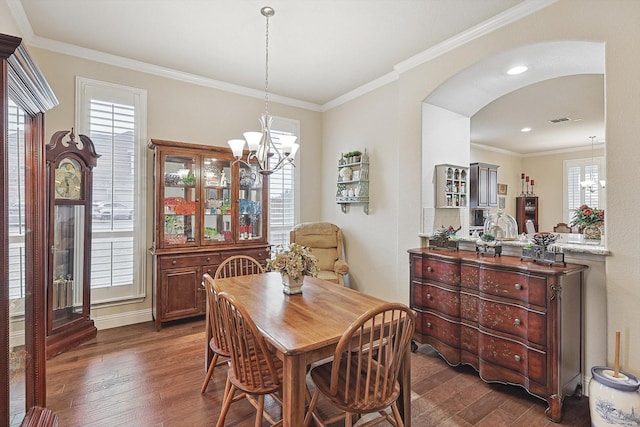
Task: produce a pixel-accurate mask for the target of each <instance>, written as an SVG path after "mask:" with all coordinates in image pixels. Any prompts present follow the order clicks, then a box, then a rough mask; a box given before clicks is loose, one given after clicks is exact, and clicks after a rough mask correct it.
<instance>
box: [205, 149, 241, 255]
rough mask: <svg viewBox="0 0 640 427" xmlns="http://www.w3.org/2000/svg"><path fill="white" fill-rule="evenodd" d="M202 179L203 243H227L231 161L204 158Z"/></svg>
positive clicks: (229, 218)
mask: <svg viewBox="0 0 640 427" xmlns="http://www.w3.org/2000/svg"><path fill="white" fill-rule="evenodd" d="M202 179H203V181H204V182H203V189H204V190H203V191H204V196H203V203H202V209H203V215H202V218H203V223H204V229H203V230H204V231H203V232H204V235H203V241H204V243H206V244H217V243H225V242H226V243H229V242H231V241H232V240H233V236H232V235H231V218H232V214H231V212H232V206H231V161H229V160H221V159H217V158H215V157H205V158H204V159H203V165H202Z"/></svg>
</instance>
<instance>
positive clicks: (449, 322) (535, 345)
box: [409, 248, 587, 422]
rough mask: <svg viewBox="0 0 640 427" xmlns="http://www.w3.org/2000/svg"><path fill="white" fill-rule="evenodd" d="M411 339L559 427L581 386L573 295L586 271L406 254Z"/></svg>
mask: <svg viewBox="0 0 640 427" xmlns="http://www.w3.org/2000/svg"><path fill="white" fill-rule="evenodd" d="M409 261H410V280H411V281H410V304H411V308H412V309H414V310H415V311H416V313H417V321H416V332H415V335H414V338H415V340H416V341H418V342H420V343H425V344H429V345H431V346H432V347H433V348H434V349H435V350H436V351H437V352H438V353H439V354H440V355H441V356H442V357H443V358H444V359H445V360H446V361H447V362H448V363H449V364H451V365H459V364H467V365H470V366H472V367H473V368H475V369H476V370H477V371H478V372H479V374H480V376H481V377H482V379H483V380H485V381H488V382H492V381H495V382H500V383H508V384H515V385H520V386H522V387H523V388H525V389H526V390H527V391H528V392H529V393H531V394H532V395H534V396H536V397H539V398H541V399H544V400H546V401H547V402H548V404H549V408H548V410H547V416H548V417H549V419H551V420H552V421H556V422H559V421H560V420H561V419H562V401H563V398H564V397H565V396H567V395H570V394H572V393H574V392H575V391H576V389H577V388H578V387H579V385H580V384H581V380H582V372H581V358H582V356H581V350H580V349H581V338H580V337H581V313H582V310H581V295H582V294H581V292H582V282H583V272H584V270H586V268H587V267H586V266H584V265H578V264H567V265H566V266H562V267H550V266H546V265H539V264H536V263H533V262H530V263H529V262H526V263H523V262H522V261H521V260H520V258H518V257H510V256H501V257H478V256H477V254H476V253H475V252H471V251H458V252H455V253H451V252H449V253H445V252H440V251H434V250H431V249H429V248H418V249H411V250H409Z"/></svg>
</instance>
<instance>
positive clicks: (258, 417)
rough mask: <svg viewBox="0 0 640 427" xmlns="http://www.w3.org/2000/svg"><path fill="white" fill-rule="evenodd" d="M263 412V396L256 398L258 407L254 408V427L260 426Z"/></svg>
mask: <svg viewBox="0 0 640 427" xmlns="http://www.w3.org/2000/svg"><path fill="white" fill-rule="evenodd" d="M263 412H264V394H261V395H260V396H258V407H257V408H256V424H255V426H256V427H261V426H262V413H263Z"/></svg>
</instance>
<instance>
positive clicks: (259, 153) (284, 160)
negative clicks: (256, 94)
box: [228, 6, 300, 175]
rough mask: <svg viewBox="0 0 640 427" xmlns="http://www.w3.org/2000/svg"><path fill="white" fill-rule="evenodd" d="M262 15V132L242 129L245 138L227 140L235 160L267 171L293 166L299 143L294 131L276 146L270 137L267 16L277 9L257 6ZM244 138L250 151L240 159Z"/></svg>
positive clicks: (273, 13) (264, 171)
mask: <svg viewBox="0 0 640 427" xmlns="http://www.w3.org/2000/svg"><path fill="white" fill-rule="evenodd" d="M260 13H261V14H262V16H264V17H265V18H266V22H267V24H266V32H265V39H266V47H265V52H266V54H265V67H264V68H265V78H264V113H262V116H261V117H260V125H261V127H262V131H261V132H245V133H244V134H243V136H244V139H232V140H230V141H228V144H229V147H231V151H232V152H233V157H235V161H234V163H237V162H242V163H244V164H246V165H247V166H249V167H251V165H250V163H252V162H253V164H254V165H255V164H257V165H258V168H259V171H258V172H260V173H261V174H262V175H270V174H272V173H274V172H275V171H277V170H279V169H281V168H282V167H284V166H285V165H289V164H290V165H292V166H295V164H294V163H293V160H294V159H295V156H296V152H297V151H298V148H299V147H300V145H299V144H297V143H296V139H297V137H296V136H294V135H279V136H278V142H279V144H278V145H279V147H278V146H277V145H276V144H274V143H273V140H272V138H271V124H272V122H273V117H271V116H270V115H269V112H268V106H269V90H268V88H269V18H270V17H272V16H273V15H275V13H276V11H275V10H274V9H273V8H272V7H269V6H265V7H263V8H262V9H260ZM245 140H246V143H247V146H248V148H249V154H247V157H246V159H245V160H243V159H242V154H243V152H244V144H245Z"/></svg>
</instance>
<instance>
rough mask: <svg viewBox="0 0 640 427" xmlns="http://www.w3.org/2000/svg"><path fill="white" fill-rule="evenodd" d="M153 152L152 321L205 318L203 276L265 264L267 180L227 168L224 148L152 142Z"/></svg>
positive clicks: (250, 170) (230, 162)
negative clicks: (237, 258) (224, 265)
mask: <svg viewBox="0 0 640 427" xmlns="http://www.w3.org/2000/svg"><path fill="white" fill-rule="evenodd" d="M149 147H150V148H151V149H153V151H154V182H155V183H154V197H155V201H154V223H155V224H154V229H155V235H154V243H153V247H152V249H151V252H152V254H153V260H154V293H153V298H154V304H153V308H154V318H155V322H156V328H157V329H160V328H161V327H162V323H164V322H167V321H170V320H176V319H182V318H187V317H193V316H199V315H203V314H205V301H206V296H205V292H204V288H203V287H202V275H203V274H204V273H209V274H210V275H211V276H213V275H214V274H215V271H216V268H217V266H218V265H219V263H220V262H221V261H223V260H224V259H226V258H228V257H230V256H233V255H240V254H243V255H249V256H252V257H253V258H255V259H257V260H258V261H260V262H262V263H264V262H266V259H267V257H268V252H267V247H268V242H267V237H266V236H267V206H268V204H267V203H268V199H267V190H268V182H267V179H268V177H266V176H263V175H261V174H260V173H259V172H258V168H257V165H256V166H255V167H249V166H247V165H245V164H243V163H240V162H238V163H234V157H233V155H232V153H231V150H230V149H228V148H223V147H213V146H206V145H197V144H189V143H184V142H173V141H163V140H158V139H152V140H151V141H150V143H149Z"/></svg>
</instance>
